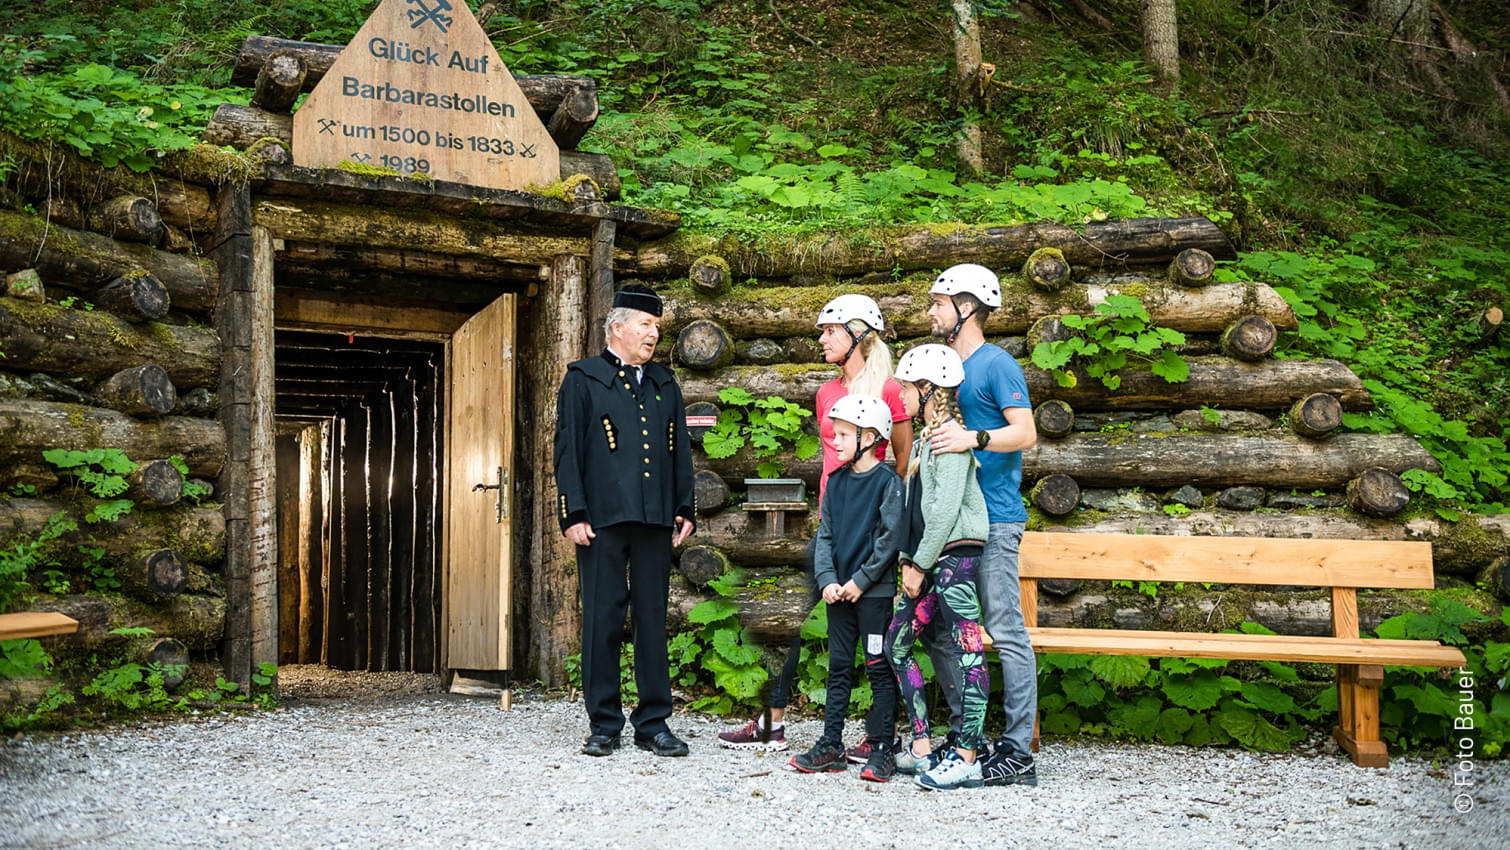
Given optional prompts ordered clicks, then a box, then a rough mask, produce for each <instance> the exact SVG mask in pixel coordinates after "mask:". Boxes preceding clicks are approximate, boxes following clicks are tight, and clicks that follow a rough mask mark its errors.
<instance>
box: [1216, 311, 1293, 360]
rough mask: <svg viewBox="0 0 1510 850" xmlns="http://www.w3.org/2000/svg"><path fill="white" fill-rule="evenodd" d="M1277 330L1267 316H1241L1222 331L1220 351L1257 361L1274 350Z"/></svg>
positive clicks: (1277, 334)
mask: <svg viewBox="0 0 1510 850" xmlns="http://www.w3.org/2000/svg"><path fill="white" fill-rule="evenodd" d="M1278 338H1279V332H1278V331H1277V330H1276V329H1275V327H1274V323H1273V322H1271V321H1269V319H1268V318H1267V317H1264V316H1258V315H1249V316H1243V317H1242V318H1240V319H1238V320H1237V321H1235V322H1233V323H1232V324H1231V325H1229V326H1228V327H1227V329H1226V330H1225V331H1223V332H1222V353H1223V354H1225V355H1227V356H1228V357H1234V358H1237V359H1238V360H1246V361H1247V362H1249V363H1257V362H1258V361H1260V360H1263V359H1264V358H1265V357H1268V356H1269V355H1270V354H1271V353H1272V352H1273V351H1274V341H1275V340H1276V339H1278Z"/></svg>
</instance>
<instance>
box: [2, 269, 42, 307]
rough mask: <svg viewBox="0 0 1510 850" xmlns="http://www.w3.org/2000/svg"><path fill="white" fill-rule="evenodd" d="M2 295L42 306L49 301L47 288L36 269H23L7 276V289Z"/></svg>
mask: <svg viewBox="0 0 1510 850" xmlns="http://www.w3.org/2000/svg"><path fill="white" fill-rule="evenodd" d="M0 295H5V296H6V297H8V298H15V299H18V300H21V301H31V302H34V303H38V304H40V303H43V302H45V301H46V300H47V288H46V287H45V286H43V285H42V276H41V275H39V274H37V270H36V269H22V270H21V271H18V272H15V273H13V274H8V275H6V276H5V289H4V290H3V291H0Z"/></svg>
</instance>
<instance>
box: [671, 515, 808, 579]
mask: <svg viewBox="0 0 1510 850" xmlns="http://www.w3.org/2000/svg"><path fill="white" fill-rule="evenodd" d="M817 533H818V512H817V511H816V510H812V511H808V512H807V513H806V514H791V513H789V514H788V515H787V525H786V534H783V535H781V536H779V537H772V536H770V535H768V534H766V531H765V516H764V515H763V514H759V513H755V512H752V511H741V510H728V511H724V512H723V513H720V514H716V515H714V516H710V517H704V518H703V520H702V521H701V522H699V523H698V525H697V533H696V534H694V535H693V536H692V537H690V538H688V540H687V544H686V547H687V548H691V547H693V546H711V547H713V548H715V549H717V550H718V551H720V552H722V553H723V554H724V555H725V556H726V557H727V558H728V559H729V560H730V561H731V562H732V563H735V564H738V565H739V566H741V567H764V566H772V565H777V564H794V565H798V566H800V565H801V564H802V563H803V557H804V553H805V552H806V551H807V542H808V540H810V539H812V537H813V535H814V534H817ZM684 551H685V550H684Z"/></svg>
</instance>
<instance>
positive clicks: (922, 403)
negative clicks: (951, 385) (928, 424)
mask: <svg viewBox="0 0 1510 850" xmlns="http://www.w3.org/2000/svg"><path fill="white" fill-rule="evenodd" d="M938 390H939V388H938V387H937V386H934V384H933V383H932V382H929V384H928V392H926V393H923V395H922V397H921V398H919V399H918V415H917V418H918V420H919V421H923V411H925V410H927V409H928V400H929V399H931V398H933V394H934V393H936V392H938Z"/></svg>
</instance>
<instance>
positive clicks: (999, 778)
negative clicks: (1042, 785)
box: [981, 744, 1038, 785]
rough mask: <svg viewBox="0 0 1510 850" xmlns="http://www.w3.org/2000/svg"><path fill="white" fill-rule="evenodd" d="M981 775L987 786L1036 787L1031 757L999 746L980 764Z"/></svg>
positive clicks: (1036, 775)
mask: <svg viewBox="0 0 1510 850" xmlns="http://www.w3.org/2000/svg"><path fill="white" fill-rule="evenodd" d="M981 775H982V776H983V777H985V781H986V784H987V785H1037V784H1038V771H1037V769H1036V768H1035V767H1034V766H1033V757H1032V756H1025V755H1019V754H1017V753H1014V752H1011V751H1009V750H1008V749H1007V748H1006V747H1004V746H1001V745H1000V744H998V745H997V747H996V752H994V753H992V754H991V755H989V756H987V757H986V759H985V761H984V762H983V763H982V764H981Z"/></svg>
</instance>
